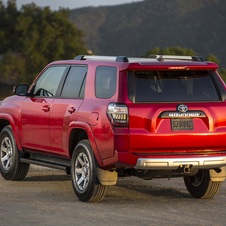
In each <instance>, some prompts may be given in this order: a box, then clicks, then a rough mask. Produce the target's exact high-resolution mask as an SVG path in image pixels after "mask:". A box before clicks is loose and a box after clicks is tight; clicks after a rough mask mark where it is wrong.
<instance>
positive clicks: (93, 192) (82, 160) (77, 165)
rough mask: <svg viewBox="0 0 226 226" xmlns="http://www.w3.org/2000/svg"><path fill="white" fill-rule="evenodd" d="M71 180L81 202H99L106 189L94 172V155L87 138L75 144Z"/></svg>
mask: <svg viewBox="0 0 226 226" xmlns="http://www.w3.org/2000/svg"><path fill="white" fill-rule="evenodd" d="M71 180H72V185H73V188H74V192H75V194H76V196H77V197H78V198H79V199H80V200H81V201H83V202H99V201H101V200H102V199H103V198H104V196H105V194H106V191H107V187H108V186H106V185H102V184H101V183H100V182H99V180H98V178H97V173H96V165H95V157H94V154H93V151H92V148H91V145H90V143H89V140H83V141H81V142H79V143H78V145H77V146H76V148H75V150H74V152H73V155H72V159H71Z"/></svg>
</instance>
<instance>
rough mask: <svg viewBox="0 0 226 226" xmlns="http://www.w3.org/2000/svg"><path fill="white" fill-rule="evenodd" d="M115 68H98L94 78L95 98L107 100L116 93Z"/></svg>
mask: <svg viewBox="0 0 226 226" xmlns="http://www.w3.org/2000/svg"><path fill="white" fill-rule="evenodd" d="M116 80H117V68H116V67H107V66H98V67H97V69H96V78H95V94H96V97H97V98H102V99H108V98H111V97H112V96H113V95H114V94H115V92H116Z"/></svg>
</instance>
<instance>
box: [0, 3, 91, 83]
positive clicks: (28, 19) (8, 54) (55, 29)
mask: <svg viewBox="0 0 226 226" xmlns="http://www.w3.org/2000/svg"><path fill="white" fill-rule="evenodd" d="M15 7H16V6H15V0H14V1H12V0H11V1H8V5H7V7H4V5H3V3H2V1H0V10H1V12H3V14H1V17H4V18H6V19H7V18H11V19H12V21H13V25H10V28H11V30H12V31H11V32H12V33H11V34H13V35H11V36H12V39H9V38H8V36H9V31H8V30H7V26H6V25H5V26H3V25H2V24H1V25H0V26H1V29H2V30H1V33H2V35H0V39H1V40H3V43H4V48H3V47H2V48H1V49H0V50H1V51H2V52H4V55H3V58H2V61H1V62H0V72H1V73H4V74H5V75H6V76H8V77H9V76H17V78H18V82H23V83H29V84H30V83H31V82H32V81H33V79H34V78H35V77H36V76H37V74H38V73H39V72H40V71H41V69H42V68H43V67H44V66H45V65H47V64H48V63H50V62H52V61H55V60H64V59H71V58H72V59H73V58H74V57H75V56H76V55H80V54H86V53H87V49H86V48H85V43H84V42H83V41H82V37H83V36H84V34H83V32H82V31H80V30H78V29H77V28H76V27H75V25H73V24H72V23H71V22H70V21H69V19H68V18H69V10H68V9H63V8H60V10H59V11H51V10H50V9H49V7H44V8H41V7H38V6H36V5H35V4H34V3H32V4H27V5H23V6H22V8H21V10H20V11H17V10H15V9H16V8H15ZM10 8H12V9H13V10H14V11H13V12H14V13H13V14H10V13H9V11H10ZM4 18H3V19H4ZM1 19H2V18H1ZM1 21H2V20H1ZM4 21H5V20H4ZM6 21H7V20H6ZM9 37H10V36H9ZM7 38H8V40H7Z"/></svg>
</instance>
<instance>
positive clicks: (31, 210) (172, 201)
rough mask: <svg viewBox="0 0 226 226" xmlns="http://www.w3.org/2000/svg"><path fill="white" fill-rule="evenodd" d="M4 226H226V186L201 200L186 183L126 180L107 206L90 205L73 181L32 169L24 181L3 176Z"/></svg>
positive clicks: (0, 220) (0, 212) (0, 219)
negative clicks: (215, 193)
mask: <svg viewBox="0 0 226 226" xmlns="http://www.w3.org/2000/svg"><path fill="white" fill-rule="evenodd" d="M0 225H1V226H8V225H10V226H11V225H17V226H19V225H23V226H27V225H29V226H30V225H32V226H36V225H38V226H39V225H40V226H43V225H54V226H60V225H76V226H77V225H83V226H84V225H98V226H100V225H108V226H111V225H117V226H120V225H123V226H124V225H130V226H131V225H139V226H142V225H226V182H223V184H222V187H221V190H220V192H219V193H218V195H217V196H216V197H215V198H213V199H209V200H201V199H194V198H192V197H191V196H190V195H189V193H188V192H187V190H186V188H185V186H184V183H183V180H182V179H180V178H176V179H171V180H166V179H158V180H153V181H144V180H141V179H138V178H134V177H131V178H120V179H119V181H118V183H117V185H115V186H110V187H109V188H108V192H107V195H106V197H105V199H104V200H103V201H102V202H100V203H91V204H87V203H83V202H80V201H79V200H78V199H77V198H76V196H75V195H74V192H73V188H72V185H71V181H70V176H67V175H65V173H63V172H57V171H34V170H31V171H29V173H28V176H27V177H26V179H25V181H21V182H12V181H5V180H4V179H3V178H2V177H1V176H0Z"/></svg>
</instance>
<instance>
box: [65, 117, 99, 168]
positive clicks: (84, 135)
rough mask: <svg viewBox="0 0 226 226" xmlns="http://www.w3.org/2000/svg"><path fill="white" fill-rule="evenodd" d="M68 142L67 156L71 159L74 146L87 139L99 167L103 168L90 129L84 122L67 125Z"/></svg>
mask: <svg viewBox="0 0 226 226" xmlns="http://www.w3.org/2000/svg"><path fill="white" fill-rule="evenodd" d="M69 128H70V129H69V136H68V137H69V141H68V150H69V156H70V158H71V156H72V154H73V151H74V149H75V147H76V145H77V144H78V143H79V142H80V141H81V140H84V139H89V142H90V145H91V147H92V150H93V153H94V156H95V158H96V160H97V162H98V164H99V166H100V167H103V162H102V159H101V157H100V154H99V152H98V149H97V146H96V143H95V139H94V136H93V132H92V129H91V127H90V125H89V124H88V123H85V122H78V121H76V122H72V123H70V125H69Z"/></svg>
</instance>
